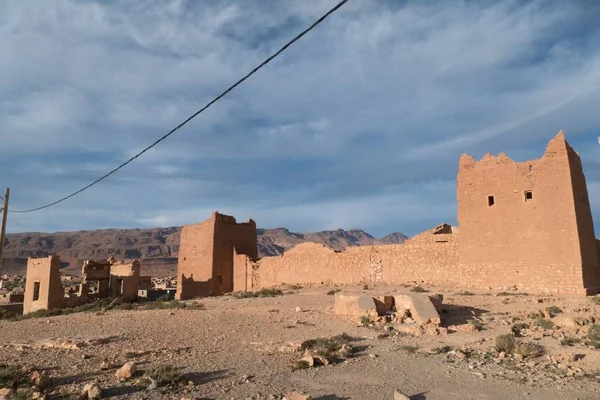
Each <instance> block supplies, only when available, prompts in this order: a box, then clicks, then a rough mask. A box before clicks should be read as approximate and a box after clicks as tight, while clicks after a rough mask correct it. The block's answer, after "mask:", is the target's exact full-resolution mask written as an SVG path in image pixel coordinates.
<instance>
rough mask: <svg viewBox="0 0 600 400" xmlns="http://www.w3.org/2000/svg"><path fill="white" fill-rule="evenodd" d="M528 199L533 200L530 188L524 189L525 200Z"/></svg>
mask: <svg viewBox="0 0 600 400" xmlns="http://www.w3.org/2000/svg"><path fill="white" fill-rule="evenodd" d="M528 200H533V191H532V190H526V191H525V201H528Z"/></svg>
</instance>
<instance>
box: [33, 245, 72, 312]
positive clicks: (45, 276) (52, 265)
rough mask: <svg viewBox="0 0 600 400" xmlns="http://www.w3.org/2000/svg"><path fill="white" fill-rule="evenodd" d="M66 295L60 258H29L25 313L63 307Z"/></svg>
mask: <svg viewBox="0 0 600 400" xmlns="http://www.w3.org/2000/svg"><path fill="white" fill-rule="evenodd" d="M64 297H65V292H64V288H63V286H62V283H61V282H60V258H59V257H58V256H49V257H45V258H28V259H27V279H26V281H25V296H24V300H23V314H28V313H31V312H34V311H38V310H53V309H57V308H63V307H64Z"/></svg>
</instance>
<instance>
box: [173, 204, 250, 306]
mask: <svg viewBox="0 0 600 400" xmlns="http://www.w3.org/2000/svg"><path fill="white" fill-rule="evenodd" d="M257 251H258V250H257V238H256V223H255V222H254V221H252V220H249V221H247V222H243V223H238V222H237V221H236V220H235V218H234V217H232V216H229V215H223V214H219V213H218V212H213V214H212V215H211V217H210V218H209V219H207V220H206V221H204V222H202V223H200V224H196V225H186V226H184V227H183V229H182V230H181V239H180V250H179V261H178V265H177V278H178V279H177V295H176V298H178V299H182V300H185V299H191V298H194V297H204V296H210V295H217V294H223V293H227V292H231V291H233V289H234V262H235V261H234V259H235V254H240V255H245V256H246V257H248V258H250V259H255V258H256V257H257Z"/></svg>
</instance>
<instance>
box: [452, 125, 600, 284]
mask: <svg viewBox="0 0 600 400" xmlns="http://www.w3.org/2000/svg"><path fill="white" fill-rule="evenodd" d="M457 180H458V184H457V199H458V222H459V226H460V231H461V234H460V246H459V267H458V269H457V271H456V272H457V273H458V274H460V275H462V276H465V277H471V279H472V280H471V282H472V284H473V286H478V287H486V286H487V287H509V286H517V287H520V288H521V289H523V290H527V291H533V292H553V293H577V292H581V293H585V290H584V277H583V267H582V255H583V254H584V253H585V258H586V263H587V267H586V268H587V270H588V273H587V277H588V279H586V282H585V284H586V285H587V288H588V289H591V288H592V287H593V286H598V284H597V274H596V271H597V269H598V253H597V246H596V241H595V238H594V232H593V223H592V219H591V213H590V212H589V205H586V204H587V189H585V179H584V177H583V171H582V169H581V162H580V160H579V156H578V155H577V154H576V153H575V152H574V151H573V149H572V148H571V147H570V146H569V145H568V143H566V141H565V139H564V135H563V134H562V133H559V134H558V135H557V136H556V137H555V138H554V139H552V140H551V141H550V142H549V144H548V146H547V148H546V151H545V153H544V155H543V156H542V157H541V158H540V159H538V160H532V161H526V162H514V161H513V160H511V159H510V158H508V157H507V156H506V155H505V154H504V153H502V154H500V155H499V156H498V157H493V156H491V155H489V154H486V155H485V156H484V157H483V159H482V160H481V161H479V162H476V161H475V160H474V159H473V158H472V157H470V156H468V155H463V156H461V158H460V165H459V172H458V179H457ZM574 190H576V191H577V193H578V195H577V196H578V198H577V200H576V198H575V196H574ZM526 192H529V193H531V198H527V197H526ZM490 196H492V197H493V204H492V203H491V202H490Z"/></svg>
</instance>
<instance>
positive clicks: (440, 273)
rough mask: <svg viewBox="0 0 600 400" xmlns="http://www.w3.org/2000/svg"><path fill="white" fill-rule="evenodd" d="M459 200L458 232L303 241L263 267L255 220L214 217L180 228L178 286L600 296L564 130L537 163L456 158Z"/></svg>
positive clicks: (597, 245) (596, 259)
mask: <svg viewBox="0 0 600 400" xmlns="http://www.w3.org/2000/svg"><path fill="white" fill-rule="evenodd" d="M456 194H457V205H458V207H457V214H458V215H457V219H458V223H459V227H460V231H459V229H458V227H454V226H450V225H448V224H441V225H438V226H436V227H434V228H432V229H429V230H427V231H425V232H422V233H420V234H418V235H416V236H414V237H412V238H411V239H409V240H407V241H406V242H405V243H404V244H401V245H378V246H361V247H350V248H348V249H345V250H343V251H335V250H332V249H330V248H328V247H326V246H323V245H321V244H317V243H303V244H300V245H298V246H296V247H294V248H292V249H290V250H289V251H287V252H285V253H284V254H283V255H281V256H275V257H263V258H261V259H257V257H256V256H257V251H256V229H255V228H256V224H255V223H254V221H252V220H249V221H248V223H246V224H238V223H236V222H235V218H233V217H230V216H223V215H220V214H218V213H213V216H212V217H211V218H210V219H209V220H207V221H206V222H205V223H203V224H198V225H195V226H191V227H185V228H184V229H183V230H182V233H181V235H182V238H181V249H180V255H179V257H180V258H179V271H178V273H179V281H183V282H190V280H191V281H194V282H202V285H200V286H201V287H200V286H198V287H199V289H197V290H196V293H202V294H205V295H208V294H219V293H224V292H226V291H231V290H236V291H237V290H256V289H258V288H262V287H269V286H273V285H279V284H328V283H329V284H357V283H384V282H385V283H388V284H403V283H417V284H427V283H430V284H437V285H446V286H448V285H450V286H456V287H458V288H484V289H490V288H491V289H498V290H507V289H509V288H518V289H522V290H525V291H527V292H532V293H536V292H537V293H582V294H596V293H599V292H600V241H598V240H597V239H596V238H595V232H594V225H593V220H592V214H591V209H590V205H589V199H588V192H587V186H586V182H585V176H584V173H583V167H582V164H581V159H580V157H579V155H578V154H577V152H575V150H573V148H572V147H571V146H570V145H569V143H568V142H567V141H566V139H565V136H564V133H563V132H562V131H560V132H559V133H558V134H557V135H556V136H555V137H554V138H553V139H551V140H550V141H549V143H548V145H547V146H546V149H545V151H544V153H543V155H542V156H541V157H540V158H539V159H536V160H529V161H523V162H516V161H514V160H512V159H511V158H510V157H508V156H507V155H506V154H504V153H500V154H499V155H498V156H493V155H491V154H489V153H487V154H485V155H484V156H483V157H482V158H481V160H479V161H476V160H475V159H474V158H473V157H472V156H470V155H468V154H463V155H462V156H461V157H460V160H459V165H458V174H457V185H456ZM224 279H225V282H224V281H223V280H224ZM215 280H218V281H219V280H220V282H221V283H220V284H219V285H218V286H215V284H214V281H215ZM179 291H180V288H178V293H179ZM179 295H181V294H179ZM186 296H187V295H185V293H184V295H183V297H181V298H187V297H186Z"/></svg>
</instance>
